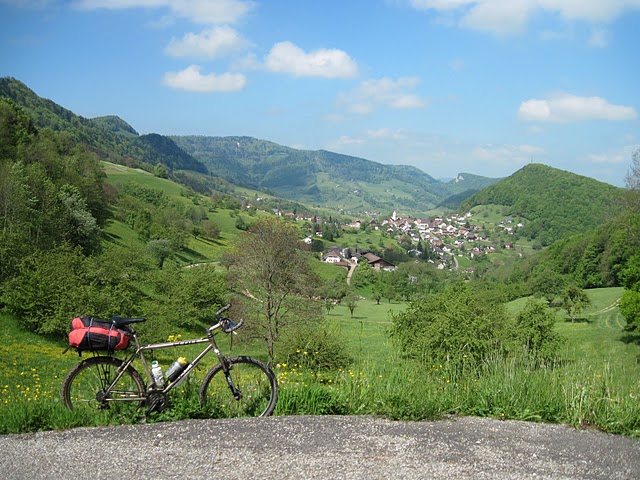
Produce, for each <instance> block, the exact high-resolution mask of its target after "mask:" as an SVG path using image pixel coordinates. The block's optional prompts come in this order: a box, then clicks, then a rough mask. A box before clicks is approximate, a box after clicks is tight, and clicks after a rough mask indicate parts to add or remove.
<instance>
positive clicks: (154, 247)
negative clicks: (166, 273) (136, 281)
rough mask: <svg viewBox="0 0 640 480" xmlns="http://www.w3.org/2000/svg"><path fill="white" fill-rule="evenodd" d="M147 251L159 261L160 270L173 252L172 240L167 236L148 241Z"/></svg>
mask: <svg viewBox="0 0 640 480" xmlns="http://www.w3.org/2000/svg"><path fill="white" fill-rule="evenodd" d="M147 251H148V252H149V253H150V254H151V256H152V257H153V258H154V260H155V261H156V262H157V264H158V267H159V268H160V270H162V267H163V266H164V262H165V260H166V259H167V258H169V255H171V252H172V248H171V242H170V241H169V240H168V239H166V238H158V239H155V240H150V241H149V243H147Z"/></svg>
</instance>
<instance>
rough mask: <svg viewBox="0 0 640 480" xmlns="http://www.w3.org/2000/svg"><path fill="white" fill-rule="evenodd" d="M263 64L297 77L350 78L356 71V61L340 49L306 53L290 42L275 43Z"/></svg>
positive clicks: (269, 68)
mask: <svg viewBox="0 0 640 480" xmlns="http://www.w3.org/2000/svg"><path fill="white" fill-rule="evenodd" d="M265 66H266V67H267V69H268V70H270V71H272V72H280V73H290V74H292V75H295V76H297V77H323V78H350V77H353V76H355V75H356V74H357V73H358V66H357V64H356V62H355V61H354V60H353V59H352V58H351V57H350V56H349V55H348V54H347V53H345V52H344V51H342V50H337V49H324V48H322V49H319V50H314V51H312V52H308V53H307V52H305V51H304V50H302V49H301V48H300V47H298V46H297V45H294V44H293V43H291V42H280V43H276V44H275V45H274V46H273V47H272V48H271V51H270V52H269V53H268V55H267V56H266V58H265Z"/></svg>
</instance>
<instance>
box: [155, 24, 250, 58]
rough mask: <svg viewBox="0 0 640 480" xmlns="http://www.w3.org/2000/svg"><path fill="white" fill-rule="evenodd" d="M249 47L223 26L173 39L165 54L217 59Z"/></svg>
mask: <svg viewBox="0 0 640 480" xmlns="http://www.w3.org/2000/svg"><path fill="white" fill-rule="evenodd" d="M249 46H251V43H250V42H249V41H247V40H246V39H244V38H243V37H242V36H241V35H240V34H239V33H238V32H237V31H236V30H234V29H233V28H231V27H229V26H228V25H223V26H220V27H212V28H209V29H207V30H204V31H202V32H200V33H198V34H196V33H186V34H185V35H184V36H183V37H182V38H181V39H179V40H178V39H176V38H173V39H171V42H170V43H169V45H167V47H166V49H165V52H166V53H167V54H169V55H171V56H173V57H204V58H218V57H223V56H226V55H230V54H233V53H237V52H240V51H242V50H244V49H245V48H248V47H249Z"/></svg>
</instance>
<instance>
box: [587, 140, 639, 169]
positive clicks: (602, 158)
mask: <svg viewBox="0 0 640 480" xmlns="http://www.w3.org/2000/svg"><path fill="white" fill-rule="evenodd" d="M637 149H638V145H627V146H625V147H622V148H620V149H618V150H611V151H608V152H604V153H593V154H590V155H588V156H587V160H588V161H589V162H590V163H595V164H601V165H602V164H604V165H621V164H624V163H627V162H629V161H630V160H631V157H632V156H633V152H635V151H636V150H637Z"/></svg>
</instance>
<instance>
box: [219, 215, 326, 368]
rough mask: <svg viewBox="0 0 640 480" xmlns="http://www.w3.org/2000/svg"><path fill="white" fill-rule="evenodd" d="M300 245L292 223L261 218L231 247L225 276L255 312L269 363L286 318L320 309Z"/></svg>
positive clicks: (290, 319)
mask: <svg viewBox="0 0 640 480" xmlns="http://www.w3.org/2000/svg"><path fill="white" fill-rule="evenodd" d="M302 245H304V244H303V243H302V242H300V241H299V239H298V234H297V230H296V229H295V227H294V226H292V225H290V224H288V223H285V222H284V221H282V220H280V219H278V218H277V217H265V218H261V219H259V220H257V221H256V223H254V224H253V225H252V226H251V228H249V230H248V231H247V232H245V233H244V234H242V235H241V236H240V237H239V239H238V241H237V243H236V245H235V246H234V248H233V250H232V252H231V258H230V260H231V261H230V265H229V280H230V282H231V284H232V285H233V287H234V290H235V291H237V292H241V293H242V294H243V295H244V296H245V298H247V299H250V300H249V301H250V302H251V310H252V311H256V312H257V317H258V321H259V324H260V328H261V329H262V335H263V338H264V339H265V342H266V346H267V353H268V355H269V361H270V362H273V359H274V354H275V351H274V345H275V341H276V339H277V338H278V335H279V333H280V330H281V329H282V328H283V327H285V326H286V324H287V323H288V322H295V321H300V320H301V319H304V318H313V317H314V316H318V315H321V314H322V309H321V307H318V308H314V305H315V302H313V301H312V300H311V299H312V297H313V296H314V292H313V287H314V286H315V285H318V284H319V281H318V280H317V279H316V278H315V275H314V274H313V272H312V270H311V268H310V266H309V257H308V254H307V253H306V252H305V251H303V250H302Z"/></svg>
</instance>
